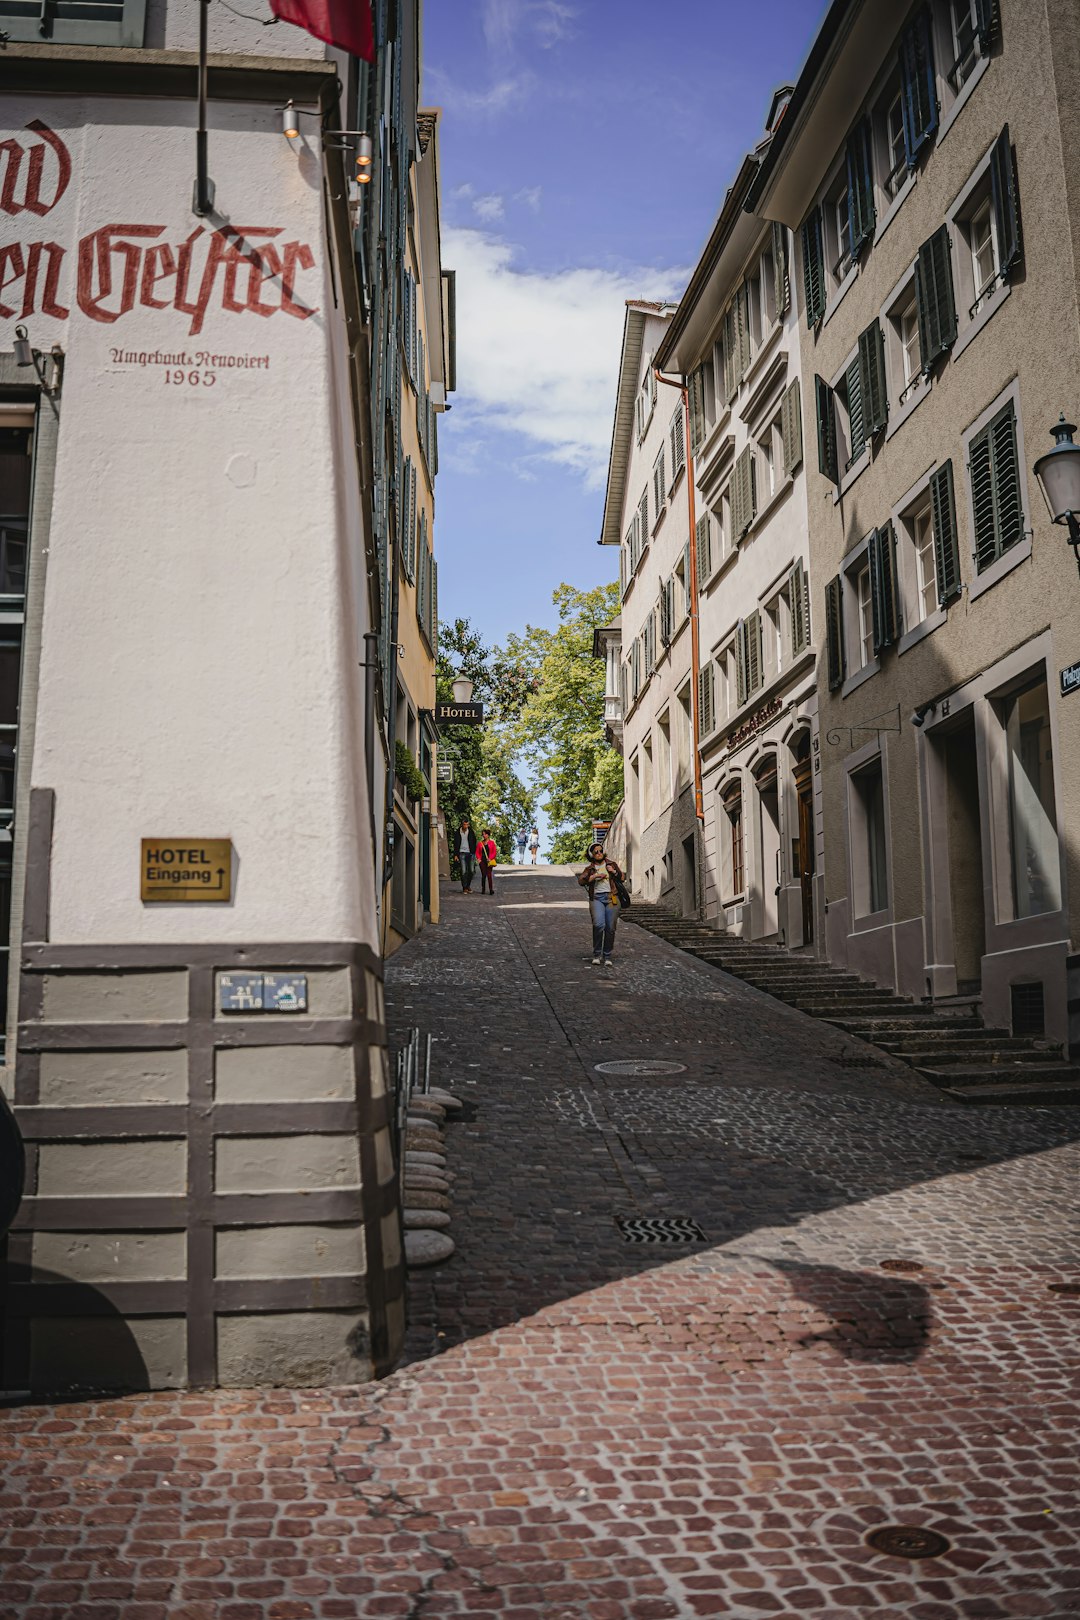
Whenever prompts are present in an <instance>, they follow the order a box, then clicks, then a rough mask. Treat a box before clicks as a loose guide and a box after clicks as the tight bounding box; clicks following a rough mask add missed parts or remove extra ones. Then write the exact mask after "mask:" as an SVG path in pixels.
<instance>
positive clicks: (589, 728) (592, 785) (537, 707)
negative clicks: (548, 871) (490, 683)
mask: <svg viewBox="0 0 1080 1620" xmlns="http://www.w3.org/2000/svg"><path fill="white" fill-rule="evenodd" d="M552 601H553V603H554V604H555V607H556V608H557V610H558V614H559V625H558V628H557V629H555V630H547V629H540V628H537V627H536V626H533V625H530V626H529V627H528V628H527V629H526V631H525V634H524V636H511V637H510V638H509V641H508V642H507V645H506V647H505V648H504V649H503V657H504V658H505V659H507V660H508V662H509V664H510V665H511V667H512V668H514V669H515V670H518V671H520V672H521V677H522V685H523V687H524V691H525V698H524V701H523V703H522V705H521V707H520V709H519V711H518V714H517V717H516V718H515V719H513V720H511V721H509V722H508V728H507V729H508V730H509V732H510V735H511V737H512V739H513V742H514V745H515V749H516V750H518V751H520V752H521V753H522V754H523V755H524V757H525V759H526V760H527V761H528V763H529V765H530V766H531V767H532V773H533V776H534V778H535V781H536V784H537V786H538V788H539V789H540V792H541V795H542V797H543V800H544V807H545V809H546V810H547V813H548V816H549V818H550V820H551V822H552V825H553V829H554V834H555V837H554V840H553V844H552V851H551V854H552V859H553V860H556V861H577V860H581V859H583V857H584V851H585V848H586V845H587V844H588V842H589V839H590V838H591V835H592V823H593V821H594V820H596V821H610V820H611V818H612V817H613V816H614V814H615V812H616V810H617V809H618V808H619V804H620V802H621V800H622V796H623V769H622V758H621V756H620V755H619V754H618V753H616V752H615V751H614V749H612V748H611V747H610V746H609V745H608V743H607V740H606V738H605V736H604V676H605V669H604V662H603V660H602V659H599V658H594V657H593V650H592V648H593V631H594V630H595V629H596V628H597V627H598V626H599V625H604V624H609V623H610V622H611V620H612V619H613V618H614V617H615V614H616V613H617V612H618V610H619V588H618V586H617V585H598V586H596V587H595V589H593V590H591V591H579V590H577V589H576V588H575V587H574V586H572V585H566V584H563V585H560V586H559V587H558V589H557V590H556V591H555V592H554V593H553V595H552Z"/></svg>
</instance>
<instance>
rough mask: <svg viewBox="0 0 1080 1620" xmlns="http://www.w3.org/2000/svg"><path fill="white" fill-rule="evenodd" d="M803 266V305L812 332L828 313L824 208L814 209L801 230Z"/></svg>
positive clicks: (800, 240)
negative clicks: (826, 309)
mask: <svg viewBox="0 0 1080 1620" xmlns="http://www.w3.org/2000/svg"><path fill="white" fill-rule="evenodd" d="M799 242H800V248H801V252H802V268H803V308H804V312H805V314H806V324H807V327H808V328H809V329H810V330H811V331H813V329H814V327H815V326H816V325H817V324H818V322H819V321H820V320H821V318H822V316H823V315H824V313H825V305H826V303H827V301H828V296H829V283H828V279H827V277H826V272H825V228H824V224H823V218H822V210H821V207H820V206H818V207H816V208H812V209H811V210H810V213H809V214H808V215H807V217H806V219H805V220H804V221H803V226H802V230H801V231H800V232H799Z"/></svg>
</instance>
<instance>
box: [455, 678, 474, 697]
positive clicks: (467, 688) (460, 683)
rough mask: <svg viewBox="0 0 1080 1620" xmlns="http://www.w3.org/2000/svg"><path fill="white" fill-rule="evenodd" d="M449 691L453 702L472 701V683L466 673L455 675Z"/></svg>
mask: <svg viewBox="0 0 1080 1620" xmlns="http://www.w3.org/2000/svg"><path fill="white" fill-rule="evenodd" d="M451 691H452V692H453V694H454V702H455V703H469V702H471V701H472V695H473V683H472V681H470V679H469V677H468V676H467V675H455V677H454V681H453V685H452V687H451Z"/></svg>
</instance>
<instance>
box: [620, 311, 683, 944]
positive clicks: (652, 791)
mask: <svg viewBox="0 0 1080 1620" xmlns="http://www.w3.org/2000/svg"><path fill="white" fill-rule="evenodd" d="M670 319H671V310H670V309H669V308H668V307H666V306H664V305H660V304H653V303H648V302H645V301H640V300H630V301H628V302H627V306H626V320H625V325H624V329H623V344H622V354H621V359H620V365H619V383H618V390H617V395H616V407H615V422H614V427H613V431H612V441H611V458H610V463H609V467H608V482H607V491H606V495H605V501H604V517H603V527H602V530H601V537H600V543H601V545H609V546H618V547H619V567H620V583H621V586H622V607H621V614H620V623H619V639H620V643H621V653H620V656H621V676H620V691H619V693H618V699H619V701H618V711H619V717H620V719H621V724H622V752H623V759H624V777H625V797H624V803H623V809H622V812H621V816H620V818H619V827H618V829H617V838H618V844H619V849H620V850H621V851H622V852H623V853H624V855H625V859H626V863H627V867H628V870H629V872H630V877H631V881H632V885H633V888H634V890H635V892H636V893H638V894H640V895H642V896H643V897H644V898H645V899H646V900H650V901H655V900H662V901H664V902H665V903H666V904H670V905H674V906H675V908H676V909H677V910H680V911H682V912H684V913H685V914H687V915H696V913H697V909H698V894H699V886H698V861H699V841H698V832H697V817H696V812H695V804H694V791H693V785H694V741H693V695H692V690H691V681H692V666H693V660H692V656H691V640H692V635H691V608H692V582H691V575H690V567H691V556H690V552H691V547H690V516H689V501H690V495H691V492H690V490H689V487H688V479H687V431H686V408H685V403H684V398H683V390H682V389H681V387H673V386H671V384H669V383H665V382H664V381H663V380H661V379H658V377H657V374H656V366H655V356H656V353H657V350H658V349H659V347H660V344H661V342H662V340H663V336H664V332H665V329H666V327H667V325H668V322H669V321H670ZM609 639H611V638H609ZM609 660H611V662H609V668H611V669H613V659H612V655H611V654H609ZM614 696H615V694H613V693H611V692H609V694H608V716H607V723H608V726H609V728H610V726H611V725H612V723H613V720H614V717H615V706H614V704H613V703H612V701H611V700H612V699H613V698H614ZM613 847H614V846H613Z"/></svg>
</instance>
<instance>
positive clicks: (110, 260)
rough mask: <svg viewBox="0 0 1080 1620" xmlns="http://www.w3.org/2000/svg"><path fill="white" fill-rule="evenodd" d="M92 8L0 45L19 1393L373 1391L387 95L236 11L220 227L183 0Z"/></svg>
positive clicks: (397, 49) (7, 837)
mask: <svg viewBox="0 0 1080 1620" xmlns="http://www.w3.org/2000/svg"><path fill="white" fill-rule="evenodd" d="M99 12H100V13H101V14H102V15H112V13H114V12H115V14H116V18H117V19H118V26H120V27H121V30H124V29H126V32H123V31H122V32H121V34H119V35H118V36H117V39H116V40H115V41H114V40H112V39H111V38H106V37H103V36H101V35H100V34H99V33H94V29H95V28H97V27H98V23H97V22H95V21H93V20H91V22H90V23H89V24H88V25H87V27H88V28H89V30H90V33H89V34H88V35H87V36H86V38H85V39H84V38H83V37H82V36H81V35H80V32H79V29H80V24H79V22H78V19H76V20H75V21H71V20H67V21H64V22H63V25H62V26H61V25H60V24H59V23H58V24H57V28H58V35H57V44H56V46H55V49H54V48H52V46H51V44H50V42H49V40H46V41H45V43H41V42H40V41H39V42H36V43H34V42H31V43H26V44H24V43H21V42H20V40H19V38H18V37H17V38H16V39H14V40H12V41H10V42H9V43H8V45H7V47H6V49H5V51H4V53H3V62H2V63H0V74H2V79H0V83H2V87H3V88H4V90H5V100H4V125H5V129H4V135H5V141H4V157H3V161H4V164H5V170H4V180H5V188H6V189H5V197H10V199H11V204H12V206H11V207H10V208H9V207H7V205H6V204H5V209H6V211H5V213H4V215H3V216H2V230H3V236H2V239H0V262H2V263H3V265H4V269H5V274H4V276H3V278H2V280H3V293H2V300H0V441H2V442H0V449H2V450H3V456H2V457H0V463H2V465H0V475H2V477H3V480H4V489H3V497H2V499H0V511H3V512H4V513H5V514H6V516H5V518H4V535H3V545H4V578H3V581H2V582H0V587H2V589H0V594H3V597H4V601H3V604H2V605H3V609H4V615H3V616H4V622H5V634H6V640H5V642H4V646H5V648H6V650H7V652H8V657H7V661H6V665H5V668H6V675H7V691H6V702H7V706H8V710H9V714H5V716H4V721H5V726H6V729H5V733H4V739H5V741H6V744H7V755H6V758H7V764H8V774H7V778H6V779H5V796H6V800H7V803H6V804H5V806H4V811H5V814H4V816H3V829H2V832H3V840H2V841H3V844H4V849H3V852H2V853H3V857H4V859H3V866H4V878H5V881H6V888H7V895H6V896H5V898H7V897H8V896H9V897H10V929H11V941H12V951H11V959H12V964H13V966H12V972H11V976H10V978H11V983H10V994H9V1005H10V1009H11V1012H10V1016H9V1020H8V1041H7V1052H6V1067H5V1069H4V1071H3V1084H4V1088H5V1090H6V1091H7V1092H8V1094H9V1096H11V1097H12V1099H13V1101H14V1103H15V1107H16V1114H17V1117H18V1118H19V1120H20V1123H21V1126H22V1130H23V1134H24V1137H25V1139H26V1142H27V1145H28V1149H29V1173H28V1179H27V1184H26V1189H25V1196H24V1199H23V1205H22V1209H21V1211H20V1214H19V1216H18V1221H17V1226H16V1228H15V1229H14V1230H13V1233H12V1236H11V1238H10V1242H9V1255H8V1271H7V1277H6V1283H5V1288H4V1291H3V1328H4V1332H3V1349H4V1368H3V1372H4V1381H5V1382H6V1384H7V1386H8V1387H34V1388H40V1389H53V1390H55V1389H58V1388H63V1387H78V1386H80V1385H88V1386H90V1387H98V1388H108V1387H146V1386H151V1387H166V1386H183V1385H209V1384H232V1383H240V1384H251V1383H259V1382H268V1383H305V1384H312V1383H321V1382H345V1381H348V1382H352V1381H355V1380H358V1379H361V1380H362V1379H364V1378H368V1377H370V1376H372V1375H373V1374H376V1373H378V1372H380V1371H383V1370H387V1369H388V1368H389V1366H391V1365H392V1363H393V1360H394V1358H395V1356H396V1353H397V1349H398V1347H399V1345H400V1342H401V1338H402V1334H403V1330H404V1307H403V1294H404V1267H403V1261H402V1254H401V1244H400V1221H399V1216H398V1209H397V1201H398V1192H397V1176H396V1171H395V1166H394V1161H393V1152H392V1145H391V1133H390V1125H391V1098H390V1097H388V1095H387V1083H388V1075H387V1064H386V1056H385V1042H386V1032H385V1021H384V1013H383V999H382V983H381V957H380V952H379V948H378V945H379V930H378V922H377V895H378V891H379V883H378V878H377V874H378V873H379V872H380V871H381V867H382V849H381V835H380V829H381V827H382V825H383V822H384V819H385V808H384V804H383V802H382V792H381V787H380V783H381V781H382V780H384V778H385V762H384V759H383V757H382V748H383V746H384V744H381V743H380V742H379V735H380V733H379V728H378V723H377V719H376V716H375V714H374V713H373V709H372V703H373V694H374V690H375V686H374V684H373V683H374V679H375V677H373V675H372V664H373V655H372V652H371V650H372V649H373V648H375V647H376V646H377V644H378V641H379V640H380V639H381V640H382V641H383V642H385V640H386V627H385V624H384V623H383V620H382V613H381V600H380V595H381V591H380V585H379V578H380V569H379V563H378V558H377V554H376V550H375V544H374V539H375V537H374V532H373V530H374V525H375V522H376V513H375V507H376V504H377V503H376V502H375V500H374V497H373V488H374V485H373V479H372V476H371V464H372V463H371V431H370V416H369V397H370V396H369V377H370V360H371V349H370V337H369V328H368V321H369V319H370V314H369V311H368V310H366V309H365V303H364V298H363V296H362V288H363V271H362V267H361V266H360V264H359V262H358V258H357V249H356V247H355V245H354V243H355V238H354V229H355V228H356V225H357V214H356V211H355V203H354V207H353V208H352V210H351V209H350V185H349V179H350V169H351V162H350V160H349V157H348V154H347V153H343V152H342V151H341V150H340V149H339V143H337V142H335V141H334V140H333V139H332V138H331V136H332V131H333V129H334V128H335V127H342V126H345V127H355V122H356V113H357V109H358V108H360V107H362V104H363V103H364V102H365V100H368V99H369V98H368V97H367V96H366V93H365V94H364V95H362V93H361V89H362V84H366V85H367V86H368V90H371V86H372V79H371V78H370V77H365V72H364V70H361V69H360V68H359V67H358V64H357V63H356V62H352V61H349V60H347V59H343V58H342V57H341V54H340V53H337V55H336V56H334V53H328V52H327V50H326V48H325V47H324V46H322V45H321V44H319V43H318V42H316V41H315V40H314V39H312V38H310V37H309V36H308V35H307V34H305V33H302V32H301V31H299V30H298V29H295V28H292V27H288V26H281V27H278V28H273V29H263V28H260V27H259V26H257V24H254V23H246V24H245V23H243V22H242V21H241V20H240V19H239V18H238V17H235V16H233V15H232V14H231V13H229V14H225V13H222V12H221V11H220V9H219V8H217V7H215V8H214V16H213V23H212V37H211V47H210V48H211V53H212V55H213V59H214V60H215V62H216V64H217V65H216V66H215V67H214V68H213V69H212V70H211V78H210V101H209V117H208V126H209V169H210V175H211V177H212V179H213V182H214V185H215V198H214V201H213V203H212V205H211V207H210V209H209V211H205V210H204V211H203V212H202V213H196V212H194V204H193V181H194V177H195V133H194V123H195V102H194V98H193V95H192V94H191V92H192V90H193V86H194V83H195V72H194V65H195V55H194V46H195V37H194V33H195V29H196V28H197V13H198V8H197V7H191V6H184V7H175V6H173V5H172V4H170V5H169V6H168V7H167V8H166V7H161V8H159V9H158V10H157V11H156V12H155V13H154V14H153V16H152V17H146V18H144V16H143V14H142V12H141V11H140V10H139V8H138V7H136V6H133V5H129V4H126V3H124V4H119V3H118V4H116V5H112V6H110V5H104V6H103V7H101V8H94V17H95V18H97V17H98V14H99ZM384 13H385V8H384V7H381V6H377V7H376V16H377V21H378V26H379V28H380V30H382V29H383V28H384V25H385V15H384ZM380 38H381V39H382V40H383V44H381V46H380V50H381V55H380V61H382V62H383V64H384V66H386V68H387V72H386V74H385V75H384V76H383V77H382V78H380V79H379V80H378V85H379V90H378V92H377V93H376V92H374V91H372V95H373V96H375V97H376V99H377V97H378V96H379V95H381V94H382V90H383V87H385V88H386V90H387V92H391V91H392V90H393V87H394V85H395V83H396V82H397V79H396V76H397V75H400V73H401V45H400V35H399V38H398V42H397V44H396V45H394V46H390V45H389V44H387V43H386V42H385V36H384V35H383V34H382V33H380ZM415 43H416V41H415V38H414V40H413V47H414V49H415ZM112 44H117V45H118V46H119V47H121V48H117V49H110V50H109V51H108V52H107V53H106V52H102V50H101V47H102V46H103V45H112ZM144 45H147V46H148V45H154V46H156V47H157V48H156V49H154V50H144V49H143V48H142V47H143V46H144ZM275 52H277V53H280V54H279V55H275ZM328 58H333V59H328ZM395 63H396V66H395ZM103 64H106V65H103ZM413 65H414V69H415V54H414V56H413ZM289 102H294V103H295V104H296V106H298V107H303V108H305V109H308V110H309V111H311V112H312V113H313V116H311V117H309V118H307V119H304V120H303V121H302V124H301V132H300V136H299V137H298V138H296V139H294V140H292V141H289V140H287V139H285V137H284V135H283V132H282V111H281V109H282V106H283V105H284V104H286V103H289ZM387 111H389V109H387ZM383 127H384V129H385V128H387V127H388V124H387V123H385V122H384V124H383ZM376 161H377V166H378V167H381V166H382V153H381V152H378V150H377V159H376ZM386 167H387V170H389V162H388V161H387V164H386ZM373 189H374V188H373ZM230 221H242V222H244V223H243V225H240V224H231V223H229V222H230ZM120 222H123V223H120ZM17 325H18V327H19V328H20V331H19V332H17V331H16V326H17ZM22 331H25V334H26V336H25V338H24V337H23V336H22V335H21V332H22ZM27 345H30V346H32V348H33V349H34V350H35V351H36V354H37V358H36V359H35V361H34V363H33V364H29V365H28V364H25V363H24V362H25V360H26V346H27ZM366 637H368V638H369V639H365V638H366ZM9 720H10V721H11V722H13V723H12V724H9V723H8V722H9ZM15 725H17V732H16V731H15V730H14V726H15ZM365 742H366V746H365ZM212 841H213V842H212ZM210 848H213V849H214V850H215V851H216V854H215V855H214V856H213V858H212V860H211V857H210V856H209V855H208V853H207V852H208V850H209V849H210ZM163 850H170V851H172V853H171V854H169V855H168V857H166V856H165V855H164V854H163V853H162V851H163ZM166 858H167V859H168V861H170V862H171V863H173V864H172V870H173V872H174V873H175V874H176V876H177V884H178V887H177V888H176V890H175V892H174V893H168V894H166V896H165V898H164V900H163V899H162V898H161V886H160V885H159V886H157V889H156V891H155V884H154V882H153V881H152V879H153V876H154V873H155V871H158V870H160V869H161V862H162V861H163V860H166ZM189 874H190V878H189ZM196 879H197V880H199V881H198V882H196V881H195V880H196ZM200 884H201V887H200ZM5 920H7V919H6V918H5Z"/></svg>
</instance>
